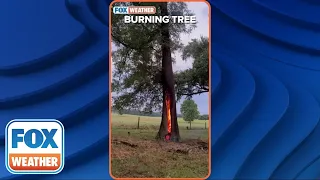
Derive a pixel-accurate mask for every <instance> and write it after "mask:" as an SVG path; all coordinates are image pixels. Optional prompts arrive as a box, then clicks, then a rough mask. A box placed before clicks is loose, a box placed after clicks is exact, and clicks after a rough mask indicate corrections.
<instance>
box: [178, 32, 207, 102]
mask: <svg viewBox="0 0 320 180" xmlns="http://www.w3.org/2000/svg"><path fill="white" fill-rule="evenodd" d="M189 58H192V59H193V60H194V61H193V64H192V68H189V69H187V70H185V71H180V72H178V73H177V74H176V76H175V77H176V89H177V98H178V100H179V99H181V97H183V96H187V98H189V99H190V98H192V96H194V95H199V94H202V93H207V92H209V39H208V38H207V37H201V38H200V39H192V40H191V42H189V43H188V45H187V46H185V47H184V49H183V53H182V59H184V60H188V59H189Z"/></svg>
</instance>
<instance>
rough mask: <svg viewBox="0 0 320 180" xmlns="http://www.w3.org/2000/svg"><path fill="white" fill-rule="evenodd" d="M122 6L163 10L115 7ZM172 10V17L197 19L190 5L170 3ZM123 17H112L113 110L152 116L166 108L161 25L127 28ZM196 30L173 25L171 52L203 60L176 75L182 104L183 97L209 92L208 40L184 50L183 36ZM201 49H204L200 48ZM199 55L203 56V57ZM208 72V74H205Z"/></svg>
mask: <svg viewBox="0 0 320 180" xmlns="http://www.w3.org/2000/svg"><path fill="white" fill-rule="evenodd" d="M119 5H124V6H129V5H137V6H141V5H148V6H155V7H156V8H157V9H158V10H159V7H160V6H159V3H156V2H152V3H146V2H144V3H139V2H135V3H128V2H118V3H114V6H119ZM168 10H169V14H170V15H189V16H190V15H193V13H192V12H191V11H190V10H189V9H188V8H187V4H186V3H182V2H171V3H168ZM157 12H159V11H157ZM156 15H159V14H156ZM123 16H124V15H112V17H111V21H112V32H111V36H112V42H113V43H114V45H115V46H116V47H117V48H116V50H115V51H113V52H112V61H113V67H112V69H113V72H112V74H113V75H112V92H113V94H114V95H113V98H112V103H113V107H114V108H115V109H117V111H118V112H121V111H124V110H126V109H127V110H128V109H134V110H138V111H144V112H145V113H150V114H151V113H152V112H154V111H159V110H161V108H162V84H161V79H162V78H161V77H162V69H161V58H162V54H161V33H160V24H147V25H146V24H125V23H124V21H123ZM195 27H196V25H195V24H170V25H169V28H170V29H169V30H170V39H171V41H170V47H171V52H172V53H175V52H177V51H182V52H183V58H184V59H185V60H187V59H189V58H193V59H194V58H200V59H197V60H196V59H195V60H194V63H193V68H191V69H188V70H186V71H184V72H178V73H177V74H176V81H175V83H176V91H177V98H178V100H179V98H180V97H182V96H188V97H192V95H194V94H200V93H201V92H208V74H205V73H206V72H208V39H207V38H203V39H201V40H192V41H191V43H190V44H189V45H187V46H186V47H183V44H182V43H181V39H180V35H181V34H188V33H190V32H192V30H193V29H194V28H195ZM205 40H206V41H207V42H206V46H207V47H205V48H203V46H202V45H203V44H201V43H200V42H202V41H205ZM202 43H203V42H202ZM197 45H199V46H200V45H201V47H199V48H197V47H196V46H197ZM192 48H197V49H198V50H199V49H201V51H198V50H197V51H194V50H193V49H192ZM205 51H206V52H205ZM199 52H203V53H200V54H199ZM201 54H203V55H205V57H202V55H201ZM204 61H206V62H205V63H204ZM174 62H175V60H174V59H173V63H174ZM204 68H206V70H203V69H204ZM197 71H198V72H197ZM205 79H206V80H205ZM206 89H207V91H205V90H206ZM199 90H202V91H201V92H200V91H199Z"/></svg>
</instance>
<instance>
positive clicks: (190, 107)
mask: <svg viewBox="0 0 320 180" xmlns="http://www.w3.org/2000/svg"><path fill="white" fill-rule="evenodd" d="M180 111H181V114H182V118H183V119H184V120H185V121H188V122H190V121H193V120H195V119H197V118H198V117H199V115H200V114H199V111H198V106H197V104H196V103H195V102H194V101H193V100H192V99H187V100H184V101H183V103H182V104H181V108H180Z"/></svg>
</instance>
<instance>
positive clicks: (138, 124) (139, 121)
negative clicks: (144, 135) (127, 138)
mask: <svg viewBox="0 0 320 180" xmlns="http://www.w3.org/2000/svg"><path fill="white" fill-rule="evenodd" d="M139 128H140V117H138V129H139Z"/></svg>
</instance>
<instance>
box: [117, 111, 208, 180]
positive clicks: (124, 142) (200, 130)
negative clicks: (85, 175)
mask: <svg viewBox="0 0 320 180" xmlns="http://www.w3.org/2000/svg"><path fill="white" fill-rule="evenodd" d="M160 120H161V118H160V117H147V116H140V123H139V129H138V116H134V115H117V114H113V115H112V119H111V122H112V126H111V127H112V131H111V137H112V147H111V154H112V159H111V171H112V175H113V176H115V177H117V178H123V177H133V178H204V177H206V176H207V175H208V173H209V170H208V169H209V166H208V165H209V161H208V159H209V152H208V129H207V128H206V127H208V124H207V123H208V122H207V121H204V120H195V121H194V122H192V125H191V129H187V127H188V126H189V123H187V122H185V121H184V120H183V119H178V123H179V130H180V136H181V142H180V143H173V142H165V141H156V140H155V136H156V134H157V132H158V128H159V125H160Z"/></svg>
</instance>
